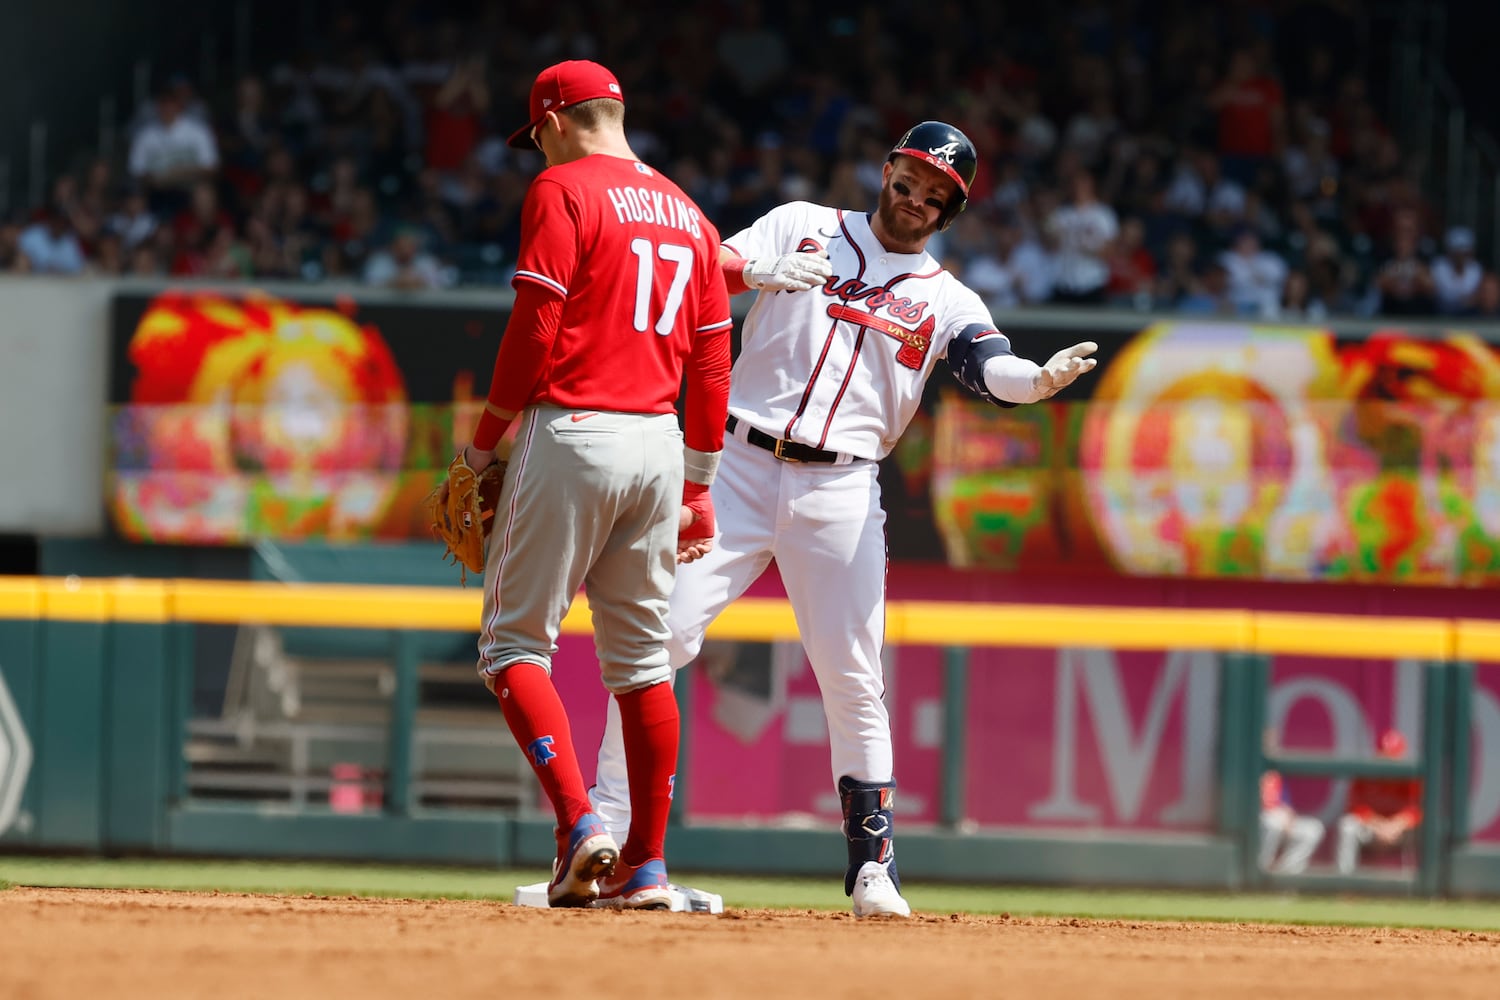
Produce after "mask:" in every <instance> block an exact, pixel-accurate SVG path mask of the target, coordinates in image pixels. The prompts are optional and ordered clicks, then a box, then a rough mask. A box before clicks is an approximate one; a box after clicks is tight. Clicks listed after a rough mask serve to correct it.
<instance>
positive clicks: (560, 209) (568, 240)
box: [513, 155, 731, 413]
mask: <svg viewBox="0 0 1500 1000" xmlns="http://www.w3.org/2000/svg"><path fill="white" fill-rule="evenodd" d="M521 232H522V233H523V237H522V246H521V253H520V259H519V260H518V261H517V263H516V274H515V278H514V279H513V283H514V284H516V285H517V287H519V285H520V283H521V282H523V281H524V282H535V283H537V284H538V285H541V286H542V287H544V288H548V289H551V290H552V291H554V292H556V293H557V294H558V295H560V296H562V297H563V314H562V320H561V324H560V326H559V328H558V331H557V337H556V339H555V340H554V342H553V344H552V348H551V352H550V355H549V357H548V358H546V359H545V360H544V362H543V365H542V369H541V372H540V377H539V378H538V379H537V382H536V384H535V386H534V388H533V389H532V391H531V396H530V398H529V399H527V400H526V404H527V405H530V404H533V403H549V404H552V405H555V406H562V407H572V408H579V409H596V410H616V411H621V412H625V413H669V412H671V411H672V410H673V409H674V404H675V401H676V399H677V396H678V392H679V390H680V388H681V386H682V372H683V364H684V361H685V359H687V358H688V357H689V355H690V354H692V352H693V349H694V342H695V340H700V339H702V338H723V345H724V348H723V354H724V357H725V358H727V357H728V343H729V339H728V338H729V331H730V323H731V321H730V316H729V294H728V292H727V291H726V290H725V287H724V275H723V272H722V271H721V270H720V268H719V234H718V231H717V230H715V229H714V227H713V226H712V225H710V224H709V222H708V220H707V219H706V218H704V216H703V213H702V212H701V211H700V210H699V209H698V206H697V205H695V204H693V201H692V199H691V198H689V197H688V196H687V195H685V194H683V192H682V189H680V188H679V187H678V186H677V185H676V184H673V183H672V182H671V181H670V180H668V179H667V178H665V177H663V176H662V175H661V174H660V173H658V172H657V171H656V170H654V169H652V168H651V167H649V166H647V165H646V164H644V163H639V162H637V161H635V160H625V159H620V158H618V157H614V156H604V155H594V156H585V157H583V158H582V159H578V160H574V161H573V162H571V163H565V164H561V165H559V166H555V167H549V168H548V169H546V170H544V171H542V173H541V174H539V175H538V176H537V178H536V180H535V181H533V182H532V185H531V190H530V191H528V192H527V194H526V204H525V206H524V207H523V209H522V225H521ZM702 346H703V345H702V344H699V348H700V350H701V349H702ZM716 353H717V352H716ZM726 371H727V370H726Z"/></svg>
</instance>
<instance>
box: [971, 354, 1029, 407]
mask: <svg viewBox="0 0 1500 1000" xmlns="http://www.w3.org/2000/svg"><path fill="white" fill-rule="evenodd" d="M1041 370H1042V368H1041V365H1038V364H1037V363H1036V362H1035V361H1028V360H1027V359H1026V358H1022V357H1017V356H1016V355H1014V354H999V355H996V356H995V357H992V358H985V359H984V387H985V388H986V389H988V390H989V391H990V395H991V396H994V397H995V398H996V399H1003V400H1005V401H1006V402H1007V403H1035V402H1036V401H1037V399H1038V398H1039V397H1038V396H1037V394H1036V373H1037V372H1039V371H1041Z"/></svg>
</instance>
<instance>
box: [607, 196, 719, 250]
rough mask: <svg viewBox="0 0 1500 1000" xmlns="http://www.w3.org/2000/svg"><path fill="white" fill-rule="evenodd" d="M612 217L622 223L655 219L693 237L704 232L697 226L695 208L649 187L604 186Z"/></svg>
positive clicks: (655, 221)
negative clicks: (612, 210) (612, 209)
mask: <svg viewBox="0 0 1500 1000" xmlns="http://www.w3.org/2000/svg"><path fill="white" fill-rule="evenodd" d="M605 194H607V195H609V203H610V204H611V205H613V206H614V207H615V216H616V217H617V218H618V219H619V220H620V221H621V222H622V223H623V222H654V223H655V224H656V225H658V226H666V227H667V228H668V229H681V230H682V231H683V232H686V233H692V234H693V236H694V237H695V238H696V237H700V236H702V235H703V233H702V231H701V230H700V229H699V228H698V210H697V209H696V208H693V207H692V206H691V205H689V204H688V203H687V202H685V201H683V200H682V199H681V198H671V197H668V196H667V195H666V193H665V192H662V191H652V190H651V189H650V188H633V187H612V188H607V189H605Z"/></svg>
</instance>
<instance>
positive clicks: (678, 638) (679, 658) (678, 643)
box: [667, 629, 703, 670]
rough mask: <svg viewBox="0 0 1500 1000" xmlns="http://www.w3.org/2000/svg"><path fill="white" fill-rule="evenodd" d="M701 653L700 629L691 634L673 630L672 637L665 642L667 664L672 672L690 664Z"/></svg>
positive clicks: (701, 638) (701, 639) (701, 634)
mask: <svg viewBox="0 0 1500 1000" xmlns="http://www.w3.org/2000/svg"><path fill="white" fill-rule="evenodd" d="M702 651H703V630H702V629H695V630H693V631H691V632H678V631H676V630H675V629H674V630H673V632H672V637H671V638H670V639H668V640H667V662H668V663H670V664H671V666H672V669H674V670H677V669H680V668H682V667H685V666H687V665H688V664H689V663H692V662H693V661H694V660H695V659H697V658H698V654H699V653H701V652H702Z"/></svg>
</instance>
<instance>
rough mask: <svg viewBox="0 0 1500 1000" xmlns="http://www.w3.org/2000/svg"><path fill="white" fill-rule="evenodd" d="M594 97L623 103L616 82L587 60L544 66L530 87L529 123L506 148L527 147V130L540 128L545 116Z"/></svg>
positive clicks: (511, 139)
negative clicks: (610, 98)
mask: <svg viewBox="0 0 1500 1000" xmlns="http://www.w3.org/2000/svg"><path fill="white" fill-rule="evenodd" d="M597 97H612V98H614V99H615V100H617V101H619V102H620V103H621V104H623V103H625V95H624V94H623V93H621V91H620V81H619V80H616V79H615V75H614V74H613V73H611V72H610V71H609V70H607V69H605V68H604V67H603V66H600V65H599V64H598V63H596V62H590V61H589V60H587V59H569V60H568V61H567V62H560V63H557V64H556V65H553V66H548V67H547V68H546V69H544V70H542V71H541V72H540V73H538V74H537V76H536V82H535V83H533V84H532V85H531V120H530V121H528V122H527V123H526V124H525V125H522V126H521V127H520V128H519V129H517V130H516V132H515V133H514V134H513V135H512V136H511V137H510V139H509V141H508V143H507V145H510V146H513V147H515V148H517V149H525V148H527V147H529V146H530V145H531V130H532V129H534V128H536V127H537V125H539V124H541V121H542V119H543V118H546V117H547V112H549V111H561V110H562V109H563V108H569V107H572V106H573V105H575V104H581V103H582V102H584V101H592V100H594V99H595V98H597Z"/></svg>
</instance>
